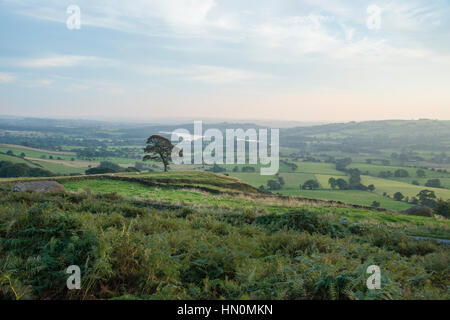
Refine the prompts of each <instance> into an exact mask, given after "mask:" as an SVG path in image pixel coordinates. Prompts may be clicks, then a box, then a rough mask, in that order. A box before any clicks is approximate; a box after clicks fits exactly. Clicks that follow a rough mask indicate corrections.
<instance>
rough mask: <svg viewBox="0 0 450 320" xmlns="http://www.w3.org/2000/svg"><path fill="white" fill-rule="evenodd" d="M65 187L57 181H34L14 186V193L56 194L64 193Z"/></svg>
mask: <svg viewBox="0 0 450 320" xmlns="http://www.w3.org/2000/svg"><path fill="white" fill-rule="evenodd" d="M64 190H65V189H64V187H63V186H62V185H61V184H59V183H58V182H56V181H33V182H24V183H18V184H16V185H15V186H14V188H13V191H15V192H20V191H36V192H56V191H64Z"/></svg>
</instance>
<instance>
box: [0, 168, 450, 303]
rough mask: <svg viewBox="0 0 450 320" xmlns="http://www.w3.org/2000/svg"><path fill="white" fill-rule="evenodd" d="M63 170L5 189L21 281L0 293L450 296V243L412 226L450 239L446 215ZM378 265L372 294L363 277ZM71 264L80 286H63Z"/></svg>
mask: <svg viewBox="0 0 450 320" xmlns="http://www.w3.org/2000/svg"><path fill="white" fill-rule="evenodd" d="M112 178H118V179H119V178H127V179H133V180H129V181H122V180H111V179H112ZM134 179H140V180H134ZM16 180H17V179H16ZM57 180H59V181H60V182H61V183H63V184H64V186H65V187H66V189H67V190H68V191H69V193H66V194H57V195H42V194H33V193H9V192H7V191H0V192H1V196H0V239H1V240H2V244H3V245H2V246H0V279H3V278H4V277H8V278H9V279H11V281H12V283H13V285H14V291H12V290H11V286H10V285H9V284H8V282H2V281H0V298H3V299H6V298H14V294H16V295H17V294H19V295H23V296H24V297H25V298H41V299H46V298H49V297H51V298H63V299H98V298H100V299H108V298H126V297H128V298H130V297H131V298H136V297H139V298H144V299H145V298H147V299H221V298H223V299H392V298H394V299H424V298H428V299H448V298H449V296H448V291H447V287H446V286H447V285H448V278H446V276H445V275H446V273H445V272H446V271H445V270H446V269H445V268H446V266H447V265H448V261H449V251H448V249H446V248H445V247H442V246H438V245H436V244H433V243H431V242H418V241H415V240H412V239H411V238H409V237H407V236H406V234H409V235H421V236H435V237H439V238H447V239H448V238H450V222H449V220H438V219H434V218H426V217H415V216H406V215H401V214H396V213H394V212H380V211H373V210H368V209H362V208H351V207H346V206H337V205H335V204H332V203H320V202H308V201H305V200H300V199H293V198H291V199H289V198H281V197H275V196H273V195H270V194H266V195H264V194H260V193H258V192H257V191H255V190H254V189H252V188H251V187H248V186H247V187H245V185H242V183H240V182H239V181H237V180H235V179H233V178H230V177H226V176H223V175H215V174H212V173H206V172H169V173H155V174H148V175H131V174H127V175H125V174H121V175H114V176H108V178H106V176H98V177H90V178H89V179H86V178H67V177H65V178H57ZM145 181H152V182H158V183H160V184H161V185H160V186H148V185H145V184H143V183H142V182H145ZM139 182H141V183H139ZM181 186H184V187H182V188H180V187H181ZM195 186H209V187H210V188H217V190H222V191H229V192H228V193H209V192H205V191H199V190H194V189H193V187H195ZM236 186H239V190H246V191H248V192H250V193H236V192H235V193H231V191H236V188H235V187H236ZM87 188H89V189H90V191H91V192H92V193H93V194H91V193H90V192H86V189H87ZM79 189H85V190H83V191H82V192H79V193H78V191H79ZM71 191H74V192H76V193H70V192H71ZM111 192H116V193H117V194H119V195H121V196H123V198H121V197H119V196H118V195H115V194H111ZM98 193H106V194H98ZM133 198H135V199H134V200H133ZM136 200H139V201H136ZM142 200H144V201H142ZM161 204H166V205H177V206H178V207H177V208H175V207H173V206H172V207H170V208H169V207H167V206H166V207H161ZM155 205H156V207H155ZM161 208H163V209H161ZM300 209H301V211H299V210H300ZM292 210H296V213H295V214H294V215H290V214H288V213H287V212H291V211H292ZM342 218H347V220H348V222H347V223H346V224H343V223H342V222H341V219H342ZM37 231H38V232H37ZM3 240H4V241H3ZM373 263H376V264H377V265H380V266H381V268H382V270H383V273H382V274H383V278H382V283H383V284H384V285H383V287H382V290H379V291H378V290H377V291H376V292H373V291H369V290H367V288H366V286H365V280H366V275H365V271H366V268H367V266H368V265H370V264H373ZM72 264H76V265H80V266H82V270H83V282H82V290H80V291H78V290H75V291H72V292H69V291H67V290H65V289H64V288H65V281H66V276H65V274H64V272H61V270H65V268H66V267H67V266H68V265H72ZM441 266H444V269H442V267H441ZM384 277H388V278H389V281H388V280H387V279H386V278H384ZM5 279H6V278H5ZM412 280H414V281H412Z"/></svg>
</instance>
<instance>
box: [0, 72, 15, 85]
mask: <svg viewBox="0 0 450 320" xmlns="http://www.w3.org/2000/svg"><path fill="white" fill-rule="evenodd" d="M15 80H16V76H15V75H13V74H11V73H5V72H0V83H9V82H13V81H15Z"/></svg>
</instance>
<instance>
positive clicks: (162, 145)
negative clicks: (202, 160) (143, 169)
mask: <svg viewBox="0 0 450 320" xmlns="http://www.w3.org/2000/svg"><path fill="white" fill-rule="evenodd" d="M174 148H175V146H174V145H173V144H172V142H170V140H169V139H166V138H164V137H161V136H158V135H153V136H151V137H150V138H148V140H147V146H146V147H145V148H144V151H145V153H149V154H147V155H145V156H144V158H143V159H142V160H143V161H147V160H156V161H161V162H162V163H163V164H164V171H167V166H168V165H169V162H170V161H172V151H173V149H174ZM177 149H178V148H177ZM175 151H176V152H177V153H178V156H179V157H183V151H182V150H175Z"/></svg>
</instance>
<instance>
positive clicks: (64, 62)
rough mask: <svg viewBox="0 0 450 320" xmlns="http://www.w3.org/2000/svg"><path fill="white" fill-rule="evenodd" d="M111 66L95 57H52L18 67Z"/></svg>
mask: <svg viewBox="0 0 450 320" xmlns="http://www.w3.org/2000/svg"><path fill="white" fill-rule="evenodd" d="M108 63H109V64H111V63H112V61H111V60H108V59H103V58H98V57H93V56H77V55H52V56H48V57H43V58H35V59H24V60H20V61H19V62H18V63H17V65H18V66H19V67H25V68H61V67H74V66H79V65H85V64H108Z"/></svg>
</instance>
